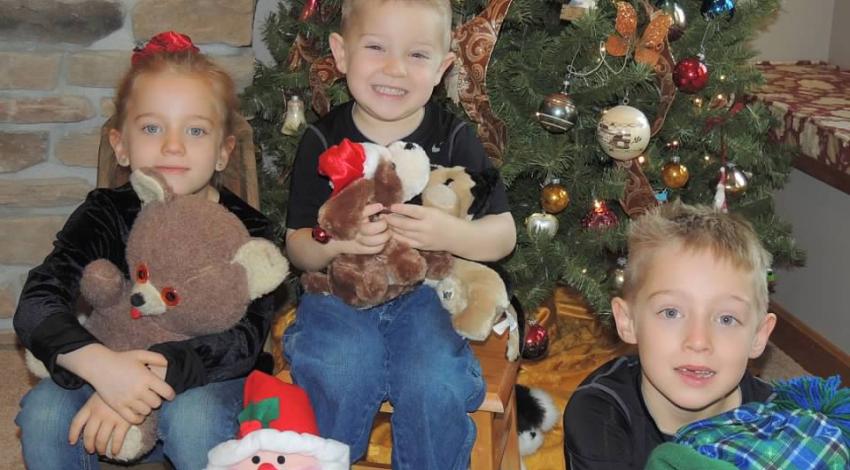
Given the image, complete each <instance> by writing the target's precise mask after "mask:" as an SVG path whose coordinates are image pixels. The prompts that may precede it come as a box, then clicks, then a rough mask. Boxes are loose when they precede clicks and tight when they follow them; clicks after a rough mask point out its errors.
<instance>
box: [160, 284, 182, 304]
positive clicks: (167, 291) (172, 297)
mask: <svg viewBox="0 0 850 470" xmlns="http://www.w3.org/2000/svg"><path fill="white" fill-rule="evenodd" d="M161 295H162V301H163V302H165V304H166V305H168V306H169V307H173V306H175V305H177V304H179V303H180V296H179V295H177V291H176V290H174V288H173V287H165V288H163V289H162V294H161Z"/></svg>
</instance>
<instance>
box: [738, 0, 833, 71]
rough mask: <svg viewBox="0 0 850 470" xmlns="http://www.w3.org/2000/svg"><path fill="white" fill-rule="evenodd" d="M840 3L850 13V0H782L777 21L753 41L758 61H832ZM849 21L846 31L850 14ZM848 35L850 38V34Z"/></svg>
mask: <svg viewBox="0 0 850 470" xmlns="http://www.w3.org/2000/svg"><path fill="white" fill-rule="evenodd" d="M836 4H843V5H841V8H842V9H844V10H850V5H848V4H850V0H837V1H836V0H782V9H781V11H780V12H779V14H778V15H777V16H776V19H775V20H774V21H773V22H772V23H771V24H770V25H768V26H767V27H766V28H765V29H764V31H763V32H762V33H761V34H760V35H759V36H758V37H757V38H756V39H755V40H754V41H753V47H755V48H756V50H758V51H759V55H758V59H759V60H774V61H793V60H800V59H808V60H823V61H826V60H829V55H830V38H831V36H832V30H833V22H832V15H833V10H835V9H836ZM848 13H850V12H848ZM845 18H846V19H845V23H844V25H842V28H843V29H846V21H848V20H850V15H848V16H847V17H845ZM844 35H845V38H847V37H850V33H844ZM847 54H850V52H848V53H847Z"/></svg>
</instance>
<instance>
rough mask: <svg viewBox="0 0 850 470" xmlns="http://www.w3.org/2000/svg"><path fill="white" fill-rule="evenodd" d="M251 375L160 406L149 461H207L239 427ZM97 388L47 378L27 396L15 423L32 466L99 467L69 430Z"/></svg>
mask: <svg viewBox="0 0 850 470" xmlns="http://www.w3.org/2000/svg"><path fill="white" fill-rule="evenodd" d="M244 384H245V379H233V380H228V381H225V382H217V383H211V384H207V385H204V386H202V387H196V388H191V389H189V390H186V391H185V392H183V393H181V394H179V395H177V397H176V398H175V399H174V400H173V401H170V402H164V403H163V405H162V407H160V409H159V425H158V428H157V434H158V435H159V441H158V442H157V445H156V447H155V448H154V450H153V451H152V452H151V454H150V455H148V456H147V457H145V459H144V460H143V462H162V461H164V460H166V459H167V460H168V461H169V462H170V463H171V464H172V465H173V466H174V468H175V469H177V470H184V469H185V470H198V469H201V468H205V467H206V465H207V452H208V451H209V450H210V449H212V448H213V447H215V446H216V445H218V444H219V443H221V442H224V441H226V440H228V439H232V438H233V437H234V436H235V435H236V432H237V430H238V428H239V426H238V422H237V415H238V414H239V412H240V411H241V410H242V389H243V386H244ZM93 392H94V390H93V389H92V388H91V387H90V386H88V385H84V386H82V387H80V388H78V389H76V390H68V389H64V388H62V387H60V386H58V385H56V383H54V382H53V380H51V379H49V378H47V379H44V380H42V381H41V382H39V383H38V385H36V386H35V387H34V388H33V389H32V390H30V391H29V393H27V394H26V395H25V396H24V398H23V399H22V400H21V411H20V412H19V413H18V417H17V418H16V419H15V423H17V425H18V426H19V427H20V428H21V444H22V447H23V454H24V461H25V462H26V465H27V468H30V469H32V470H42V469H44V470H50V469H59V468H61V469H96V468H100V465H99V463H98V456H97V454H94V455H92V454H89V453H87V452H86V449H85V447H83V440H82V439H80V440H78V441H77V445H74V446H72V445H69V444H68V429H69V428H70V426H71V420H72V419H73V418H74V415H76V414H77V411H79V409H80V408H81V407H82V406H83V405H84V404H85V403H86V401H87V400H88V399H89V397H90V396H91V394H92V393H93Z"/></svg>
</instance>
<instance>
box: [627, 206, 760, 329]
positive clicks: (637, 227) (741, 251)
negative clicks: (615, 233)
mask: <svg viewBox="0 0 850 470" xmlns="http://www.w3.org/2000/svg"><path fill="white" fill-rule="evenodd" d="M674 242H679V243H681V245H682V248H683V249H685V250H689V251H699V250H710V251H711V252H712V253H713V254H714V255H715V256H716V257H717V258H718V259H722V260H725V261H728V262H730V263H732V265H733V266H735V267H736V268H737V269H741V270H744V271H748V272H750V273H751V274H752V278H753V289H754V294H755V295H754V301H755V305H754V307H755V309H756V313H758V314H759V315H763V314H764V313H765V312H767V302H768V292H767V270H768V268H770V265H771V262H772V256H771V255H770V253H768V251H767V250H765V249H764V247H763V246H762V244H761V242H760V241H759V239H758V236H757V235H756V232H755V230H754V229H753V226H752V225H751V224H750V223H749V222H748V221H747V220H745V219H744V218H743V217H741V216H739V215H735V214H727V213H723V212H720V211H718V210H716V209H714V208H713V207H710V206H705V205H688V204H683V203H681V202H679V201H676V202H673V203H670V204H664V205H662V206H660V207H658V208H656V209H654V210H652V211H650V212H649V213H647V214H645V215H643V216H641V217H639V218H638V219H637V220H635V221H634V222H632V223H631V225H630V227H629V238H628V247H629V261H628V263H627V265H626V269H625V280H624V282H623V289H622V293H623V296H624V297H625V298H626V299H634V296H635V295H636V293H637V292H638V290H640V288H641V286H642V284H643V282H644V280H645V279H646V277H647V276H646V271H647V269H648V266H649V264H650V262H651V260H652V256H653V255H654V253H655V252H656V251H657V250H658V248H660V247H662V246H666V245H669V244H670V243H674ZM694 269H699V267H698V266H695V267H694Z"/></svg>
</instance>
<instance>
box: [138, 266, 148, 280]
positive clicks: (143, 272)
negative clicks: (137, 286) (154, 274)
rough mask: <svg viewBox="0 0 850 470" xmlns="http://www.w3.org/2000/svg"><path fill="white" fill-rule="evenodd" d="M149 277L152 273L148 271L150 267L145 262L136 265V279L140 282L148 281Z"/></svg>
mask: <svg viewBox="0 0 850 470" xmlns="http://www.w3.org/2000/svg"><path fill="white" fill-rule="evenodd" d="M149 278H150V273H148V267H147V266H146V265H145V263H139V265H138V266H136V280H138V281H139V282H148V279H149Z"/></svg>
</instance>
